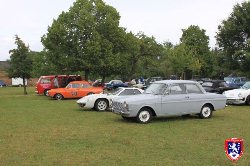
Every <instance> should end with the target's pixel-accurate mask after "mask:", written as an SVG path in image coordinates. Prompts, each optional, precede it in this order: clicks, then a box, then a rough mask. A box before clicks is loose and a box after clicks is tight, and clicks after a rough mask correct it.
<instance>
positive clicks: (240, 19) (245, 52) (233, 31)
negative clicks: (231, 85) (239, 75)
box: [216, 1, 250, 74]
mask: <svg viewBox="0 0 250 166" xmlns="http://www.w3.org/2000/svg"><path fill="white" fill-rule="evenodd" d="M216 39H217V43H218V45H219V48H220V49H221V50H222V51H223V52H224V57H225V59H224V64H225V65H224V66H226V67H227V68H228V69H229V70H231V69H233V70H234V71H237V70H243V71H245V72H248V74H249V73H250V72H249V67H246V66H250V61H249V51H250V50H249V47H250V43H249V40H250V2H249V1H245V2H243V3H242V4H237V5H235V6H234V8H233V12H232V13H231V14H230V16H229V17H228V18H227V19H226V20H223V21H222V23H221V25H219V26H218V33H217V35H216ZM234 71H233V72H234Z"/></svg>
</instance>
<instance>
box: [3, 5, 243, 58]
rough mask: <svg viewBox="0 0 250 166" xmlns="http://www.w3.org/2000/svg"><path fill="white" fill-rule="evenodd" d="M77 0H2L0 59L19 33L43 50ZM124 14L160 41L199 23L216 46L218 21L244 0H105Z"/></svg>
mask: <svg viewBox="0 0 250 166" xmlns="http://www.w3.org/2000/svg"><path fill="white" fill-rule="evenodd" d="M74 1H75V0H0V61H3V60H6V59H9V50H11V49H13V48H16V46H15V44H14V42H15V39H14V36H15V35H16V34H17V35H18V36H19V37H20V38H21V39H22V40H23V41H24V43H26V44H28V45H29V46H30V49H31V50H33V51H41V50H42V49H43V46H42V44H41V42H40V41H41V37H42V36H43V35H44V34H46V33H47V28H48V26H50V25H51V24H52V21H53V19H56V18H57V17H58V15H59V14H60V13H61V12H62V11H68V9H69V7H70V6H72V5H73V2H74ZM104 1H105V2H106V3H107V4H109V5H111V6H113V7H114V8H116V10H117V11H118V12H119V13H120V15H121V20H120V26H122V27H125V28H127V30H128V31H132V32H133V33H138V32H140V31H142V32H144V33H145V34H146V35H148V36H154V37H155V38H156V40H157V41H158V42H161V43H162V42H164V41H170V42H172V43H173V44H177V43H179V39H180V37H181V35H182V31H181V30H182V29H186V28H188V27H189V26H190V25H198V26H199V27H200V28H202V29H205V30H206V35H208V36H209V38H210V47H214V46H215V43H216V41H215V38H214V36H215V35H216V32H217V28H218V25H220V24H221V21H222V20H223V19H227V18H228V16H229V15H230V13H232V11H233V6H234V5H236V4H237V3H242V2H243V1H244V0H104Z"/></svg>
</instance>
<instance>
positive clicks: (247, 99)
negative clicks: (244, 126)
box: [245, 95, 250, 105]
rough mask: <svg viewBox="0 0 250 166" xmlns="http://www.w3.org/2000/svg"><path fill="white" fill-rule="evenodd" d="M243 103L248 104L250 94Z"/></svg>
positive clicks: (249, 103)
mask: <svg viewBox="0 0 250 166" xmlns="http://www.w3.org/2000/svg"><path fill="white" fill-rule="evenodd" d="M245 104H246V105H250V95H249V96H247V98H246V102H245Z"/></svg>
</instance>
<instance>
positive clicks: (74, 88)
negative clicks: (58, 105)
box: [48, 81, 103, 100]
mask: <svg viewBox="0 0 250 166" xmlns="http://www.w3.org/2000/svg"><path fill="white" fill-rule="evenodd" d="M102 91H103V88H100V87H93V86H91V85H90V84H89V82H87V81H72V82H71V83H69V84H68V85H67V86H66V87H65V88H57V89H51V90H49V91H48V96H50V97H52V98H54V99H57V100H62V99H64V98H81V97H84V96H87V95H90V94H98V93H101V92H102Z"/></svg>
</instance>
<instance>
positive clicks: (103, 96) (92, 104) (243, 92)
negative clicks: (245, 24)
mask: <svg viewBox="0 0 250 166" xmlns="http://www.w3.org/2000/svg"><path fill="white" fill-rule="evenodd" d="M39 80H40V79H39ZM41 80H42V79H41ZM42 82H43V84H45V83H44V81H42ZM51 82H53V79H51V80H50V81H48V79H47V82H46V83H51ZM40 83H41V81H40V82H39V81H38V84H37V85H39V84H40ZM51 86H53V85H52V84H51ZM128 86H129V84H128V83H123V82H122V81H120V80H112V81H110V82H109V83H106V84H105V85H99V86H96V85H95V86H92V85H91V83H89V82H87V81H84V80H81V81H72V82H70V83H69V84H68V85H67V86H66V87H65V88H55V89H53V88H52V87H51V88H52V89H51V90H47V93H44V92H43V93H44V94H45V95H48V96H50V97H51V98H54V99H57V100H62V99H65V98H80V99H79V100H77V101H76V102H77V104H78V105H79V107H81V108H89V109H94V110H96V111H106V110H112V112H113V113H115V114H119V115H121V117H122V118H124V119H137V121H138V122H140V123H148V122H150V121H151V119H152V118H153V117H161V116H172V115H189V114H196V115H199V117H200V118H203V119H206V118H210V117H211V116H212V114H213V112H214V111H215V110H218V109H223V108H224V107H225V106H226V104H243V103H244V104H250V82H246V83H245V84H244V85H243V86H242V87H241V88H239V89H233V88H234V87H229V86H228V84H226V82H225V81H221V80H206V81H203V83H202V84H200V83H198V82H197V81H191V80H161V81H153V82H150V85H149V86H148V88H146V90H145V91H144V90H142V89H141V88H137V87H133V86H131V87H128ZM44 87H48V85H46V86H45V85H44ZM37 89H38V88H37ZM207 91H210V92H213V93H208V92H207ZM37 92H38V91H37Z"/></svg>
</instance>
